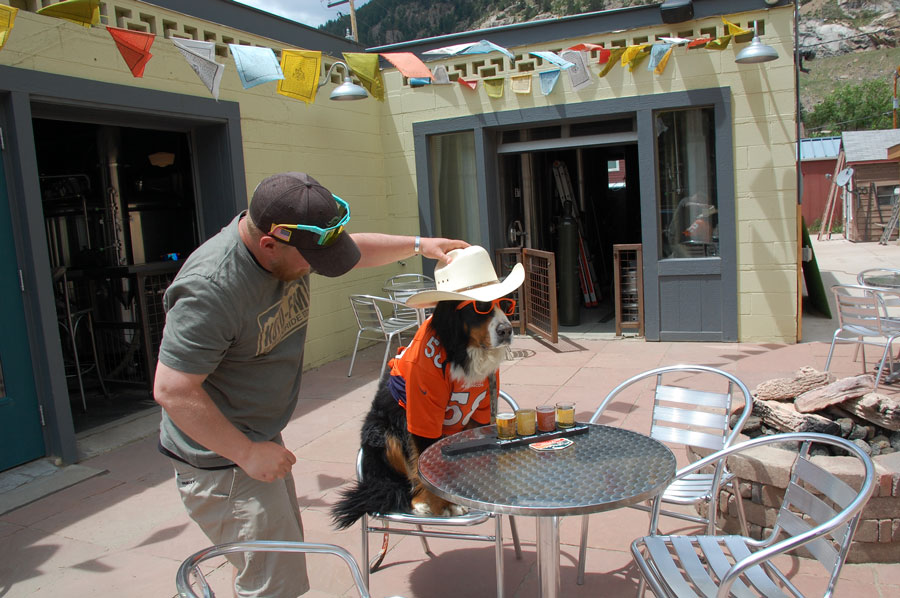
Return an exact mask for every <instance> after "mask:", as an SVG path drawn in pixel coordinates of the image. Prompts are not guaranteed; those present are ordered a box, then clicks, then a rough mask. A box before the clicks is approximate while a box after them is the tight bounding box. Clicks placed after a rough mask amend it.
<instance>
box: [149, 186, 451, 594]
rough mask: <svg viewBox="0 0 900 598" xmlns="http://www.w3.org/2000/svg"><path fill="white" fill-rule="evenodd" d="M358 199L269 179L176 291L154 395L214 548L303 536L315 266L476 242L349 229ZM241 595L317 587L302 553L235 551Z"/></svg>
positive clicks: (181, 277)
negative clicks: (302, 400)
mask: <svg viewBox="0 0 900 598" xmlns="http://www.w3.org/2000/svg"><path fill="white" fill-rule="evenodd" d="M349 219H350V206H349V205H348V204H347V203H346V202H345V201H344V200H342V199H340V198H339V197H337V196H335V195H333V194H332V193H331V192H330V191H328V190H327V189H325V188H324V187H323V186H322V185H320V184H319V183H318V182H316V181H315V180H314V179H313V178H312V177H310V176H309V175H307V174H304V173H297V172H289V173H282V174H276V175H273V176H271V177H269V178H267V179H265V180H263V181H262V182H261V183H260V184H259V185H258V186H257V188H256V190H255V191H254V192H253V198H252V199H251V201H250V209H249V210H248V211H247V212H244V213H241V214H240V215H238V216H237V217H236V218H235V219H234V220H233V221H232V222H231V223H230V224H229V225H228V226H226V227H225V228H224V229H222V231H221V232H219V233H218V234H217V235H215V236H214V237H213V238H211V239H210V240H208V241H207V242H205V243H204V244H203V245H201V246H200V247H199V248H197V250H196V251H194V253H192V254H191V256H190V258H188V260H187V261H186V262H185V264H184V266H183V267H182V268H181V271H180V272H179V274H178V276H177V277H176V278H175V280H174V281H173V282H172V284H171V286H170V287H169V289H168V290H167V291H166V294H165V298H164V302H165V307H166V325H165V329H164V331H163V338H162V343H161V345H160V350H159V362H158V364H157V369H156V379H155V381H154V388H153V393H154V397H155V398H156V401H157V402H158V403H159V404H160V405H162V407H163V416H162V422H161V424H160V442H159V447H160V451H162V452H163V453H164V454H165V455H167V456H168V457H170V458H171V459H172V462H173V464H174V466H175V474H176V476H175V477H176V482H177V485H178V490H179V492H180V494H181V498H182V501H183V502H184V505H185V507H186V509H187V511H188V514H189V515H190V516H191V518H192V519H194V521H196V522H197V523H198V524H199V525H200V527H201V528H202V529H203V531H204V532H205V533H206V535H207V536H208V537H209V538H210V540H212V542H213V543H214V544H220V543H224V542H231V541H239V540H282V541H302V540H303V527H302V523H301V521H300V510H299V506H298V504H297V497H296V491H295V489H294V481H293V478H292V477H291V466H292V465H293V464H294V463H295V462H296V457H295V456H294V455H293V453H291V451H289V450H288V449H286V448H285V447H284V445H283V443H282V441H281V431H282V430H283V429H284V427H285V426H286V425H287V423H288V421H289V419H290V417H291V414H292V413H293V411H294V407H295V406H296V403H297V399H298V392H299V389H300V379H301V376H302V372H303V347H304V343H305V340H306V326H307V321H308V318H309V299H310V296H309V274H310V273H311V272H316V273H318V274H323V275H325V276H331V277H333V276H340V275H342V274H344V273H346V272H347V271H349V270H350V269H351V268H354V267H367V266H380V265H384V264H388V263H391V262H394V261H397V260H401V259H405V258H408V257H410V256H412V255H414V254H422V255H424V256H425V257H429V258H434V259H438V260H441V261H444V262H447V261H449V260H448V258H447V255H446V253H447V252H448V251H450V250H452V249H456V248H460V247H466V246H467V245H468V244H467V243H465V242H463V241H455V240H450V239H429V238H425V239H420V238H419V237H415V238H413V237H401V236H393V235H382V234H375V233H356V234H352V235H351V234H350V233H347V232H345V231H344V226H345V225H346V224H347V222H348V221H349ZM229 559H230V560H231V562H232V564H233V565H234V566H235V569H236V571H235V593H236V595H238V596H279V597H282V596H283V597H294V596H297V595H300V594H302V593H304V592H306V590H307V589H309V584H308V581H307V576H306V566H305V560H304V559H303V556H302V555H298V554H286V553H246V554H235V555H230V556H229Z"/></svg>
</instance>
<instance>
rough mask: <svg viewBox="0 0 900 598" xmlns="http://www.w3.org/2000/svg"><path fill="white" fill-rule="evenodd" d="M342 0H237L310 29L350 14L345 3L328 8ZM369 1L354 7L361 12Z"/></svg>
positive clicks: (364, 0) (356, 2)
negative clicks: (341, 15)
mask: <svg viewBox="0 0 900 598" xmlns="http://www.w3.org/2000/svg"><path fill="white" fill-rule="evenodd" d="M338 1H340V0H235V2H240V3H241V4H246V5H248V6H252V7H253V8H258V9H259V10H264V11H266V12H270V13H272V14H276V15H278V16H281V17H284V18H286V19H291V20H292V21H297V22H298V23H303V24H304V25H309V26H310V27H318V26H319V25H323V24H325V21H330V20H331V19H336V18H337V17H338V13H340V14H343V15H348V14H350V4H349V3H348V2H345V3H344V4H341V5H339V6H335V7H334V8H328V5H329V4H334V3H335V2H338ZM368 1H369V0H354V2H353V6H354V8H355V9H356V10H359V8H360V7H361V6H363V5H364V4H365V3H366V2H368Z"/></svg>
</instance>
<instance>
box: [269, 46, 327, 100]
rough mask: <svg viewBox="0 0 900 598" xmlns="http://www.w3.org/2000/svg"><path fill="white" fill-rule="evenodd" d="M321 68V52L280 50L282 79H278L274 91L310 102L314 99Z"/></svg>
mask: <svg viewBox="0 0 900 598" xmlns="http://www.w3.org/2000/svg"><path fill="white" fill-rule="evenodd" d="M321 70H322V53H321V52H318V51H314V50H282V51H281V71H282V72H283V73H284V79H281V80H279V81H278V85H277V87H276V88H275V91H276V92H277V93H280V94H281V95H283V96H287V97H289V98H294V99H295V100H303V101H304V102H306V103H307V104H311V103H313V101H315V99H316V90H317V89H318V88H319V73H320V72H321Z"/></svg>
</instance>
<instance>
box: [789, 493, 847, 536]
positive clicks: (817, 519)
mask: <svg viewBox="0 0 900 598" xmlns="http://www.w3.org/2000/svg"><path fill="white" fill-rule="evenodd" d="M782 509H785V510H790V511H792V512H794V513H802V514H803V518H804V520H805V519H809V520H811V521H812V522H813V525H818V524H820V523H824V522H825V521H828V520H829V519H831V518H833V517H834V516H835V515H837V513H838V512H837V510H835V509H833V508H831V507H830V506H829V505H828V504H826V503H825V502H824V501H822V499H820V498H819V497H817V496H816V495H815V494H813V493H812V492H809V491H808V490H806V489H805V488H803V487H801V486H798V485H796V484H790V485H789V486H788V488H787V490H786V491H785V496H784V502H783V503H782ZM845 532H846V529H845V528H844V527H841V528H838V530H837V531H836V534H832V535H833V536H834V539H835V540H837V541H838V542H840V541H841V540H842V539H843V537H844V533H845Z"/></svg>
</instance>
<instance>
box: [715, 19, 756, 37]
mask: <svg viewBox="0 0 900 598" xmlns="http://www.w3.org/2000/svg"><path fill="white" fill-rule="evenodd" d="M722 22H723V23H725V27H726V28H727V29H728V35H731V36H733V37H734V38H735V40H734V41H736V42H737V41H743V40H739V39H737V38H738V37H739V36H741V35H752V34H753V30H752V29H744V28H743V27H738V26H737V25H735V24H734V23H732V22H731V21H729V20H728V19H726V18H725V17H722Z"/></svg>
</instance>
